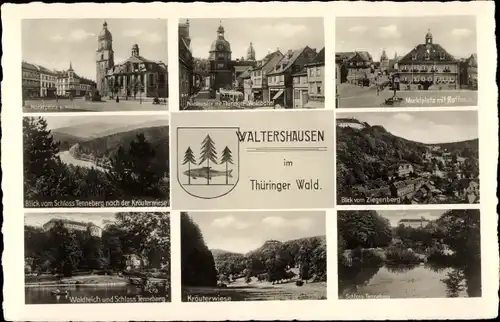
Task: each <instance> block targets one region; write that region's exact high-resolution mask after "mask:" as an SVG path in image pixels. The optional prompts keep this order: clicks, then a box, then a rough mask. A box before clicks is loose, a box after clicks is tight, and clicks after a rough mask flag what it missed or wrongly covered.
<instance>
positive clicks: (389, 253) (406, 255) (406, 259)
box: [386, 247, 422, 264]
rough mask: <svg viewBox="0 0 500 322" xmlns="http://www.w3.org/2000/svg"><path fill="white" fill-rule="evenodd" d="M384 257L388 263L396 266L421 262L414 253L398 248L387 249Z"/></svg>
mask: <svg viewBox="0 0 500 322" xmlns="http://www.w3.org/2000/svg"><path fill="white" fill-rule="evenodd" d="M386 257H387V261H388V262H393V263H398V264H412V263H419V262H421V261H422V259H421V258H420V257H419V256H418V255H417V254H416V253H415V252H413V251H411V250H408V249H404V248H399V247H390V248H388V249H387V250H386Z"/></svg>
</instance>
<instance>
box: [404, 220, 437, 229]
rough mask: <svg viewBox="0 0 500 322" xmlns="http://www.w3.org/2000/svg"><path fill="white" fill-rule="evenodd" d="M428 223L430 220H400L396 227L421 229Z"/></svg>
mask: <svg viewBox="0 0 500 322" xmlns="http://www.w3.org/2000/svg"><path fill="white" fill-rule="evenodd" d="M429 223H430V220H427V219H425V218H420V219H417V218H415V219H413V218H409V219H401V220H400V221H399V222H398V226H400V225H403V226H404V227H411V228H423V227H425V226H427V225H428V224H429Z"/></svg>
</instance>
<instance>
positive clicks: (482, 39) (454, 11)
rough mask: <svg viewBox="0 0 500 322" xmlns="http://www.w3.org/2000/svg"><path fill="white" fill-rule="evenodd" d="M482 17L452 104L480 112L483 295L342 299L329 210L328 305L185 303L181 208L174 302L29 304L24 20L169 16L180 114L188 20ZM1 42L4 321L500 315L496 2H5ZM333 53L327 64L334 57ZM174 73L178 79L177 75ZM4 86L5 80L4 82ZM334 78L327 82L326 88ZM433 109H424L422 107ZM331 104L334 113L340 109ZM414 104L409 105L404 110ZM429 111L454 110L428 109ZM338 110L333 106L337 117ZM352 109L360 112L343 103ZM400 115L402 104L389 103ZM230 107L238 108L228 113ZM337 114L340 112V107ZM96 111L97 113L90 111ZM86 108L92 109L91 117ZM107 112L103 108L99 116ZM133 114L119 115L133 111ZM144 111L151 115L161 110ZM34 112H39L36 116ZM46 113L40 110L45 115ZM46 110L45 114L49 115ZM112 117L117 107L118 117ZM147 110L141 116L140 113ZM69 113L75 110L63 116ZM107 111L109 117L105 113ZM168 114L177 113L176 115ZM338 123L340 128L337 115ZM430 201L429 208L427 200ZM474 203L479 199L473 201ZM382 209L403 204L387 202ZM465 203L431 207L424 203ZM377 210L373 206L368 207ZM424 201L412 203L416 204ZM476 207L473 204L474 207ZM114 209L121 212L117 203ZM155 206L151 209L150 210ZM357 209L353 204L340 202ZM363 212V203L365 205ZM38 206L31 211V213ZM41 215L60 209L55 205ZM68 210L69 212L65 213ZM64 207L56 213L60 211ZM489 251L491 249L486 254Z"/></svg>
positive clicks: (330, 49)
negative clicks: (462, 92)
mask: <svg viewBox="0 0 500 322" xmlns="http://www.w3.org/2000/svg"><path fill="white" fill-rule="evenodd" d="M444 13H446V14H447V15H458V14H462V15H476V16H477V18H478V19H477V33H478V57H480V58H479V59H480V63H479V75H480V78H481V79H480V85H479V93H478V107H477V108H476V107H473V108H468V107H461V108H456V110H462V109H464V110H468V109H477V110H478V111H479V131H480V134H479V136H480V140H479V142H480V143H479V144H480V169H481V170H480V176H481V188H480V189H481V205H480V206H479V207H480V209H481V235H482V236H481V248H482V254H483V256H482V294H483V297H481V298H470V299H462V298H460V299H398V300H396V299H392V300H337V295H336V292H337V286H336V285H337V282H336V278H335V275H336V272H337V268H336V223H335V222H336V220H335V218H336V213H335V212H334V211H333V210H331V209H330V210H328V211H327V219H326V220H327V242H328V251H327V252H328V267H327V270H328V299H327V300H324V301H293V302H292V303H291V302H237V303H203V304H200V303H181V302H180V253H179V252H180V245H179V242H180V235H179V233H180V230H179V228H178V227H179V212H177V211H171V210H166V209H163V208H161V210H159V209H158V208H154V209H155V211H156V210H157V209H158V210H157V211H169V212H170V214H171V224H172V225H171V231H172V251H171V252H172V259H173V260H172V302H171V303H168V304H164V303H155V304H109V305H108V304H99V305H92V304H78V305H72V304H67V305H25V304H24V292H23V291H22V290H23V289H24V276H23V269H22V267H23V266H22V265H23V252H22V245H23V233H22V226H23V220H24V216H23V209H22V205H23V201H22V199H23V198H22V193H21V192H22V191H23V189H22V179H21V178H22V166H21V165H22V161H21V160H22V139H21V138H22V136H21V130H22V126H21V125H22V123H21V117H22V108H21V86H20V85H17V86H16V85H13V84H21V73H20V71H19V66H20V62H21V48H20V41H19V39H21V30H20V27H21V24H20V19H21V18H42V17H47V18H49V17H50V18H83V17H85V18H127V17H130V18H132V17H133V18H161V19H168V24H169V28H168V36H169V39H168V40H169V42H168V50H169V55H168V56H169V58H168V64H169V68H168V70H169V110H170V111H177V110H178V81H177V77H178V67H177V48H178V44H177V24H178V21H179V19H182V18H186V17H188V18H197V17H198V18H209V17H213V18H220V17H233V18H235V17H276V16H287V17H303V16H309V17H313V16H314V17H323V18H324V24H325V27H328V26H329V27H328V28H331V27H332V24H334V21H335V17H341V16H357V17H360V16H377V15H379V16H424V15H425V16H439V15H442V14H444ZM2 24H3V27H4V28H3V39H2V41H3V48H6V50H4V55H3V57H2V67H3V71H4V77H5V78H4V81H3V82H2V89H3V90H2V93H3V101H2V103H3V104H2V105H3V109H4V113H3V115H2V116H3V117H2V131H3V138H4V140H3V144H2V165H3V178H4V180H3V182H2V189H3V193H4V198H3V206H4V209H5V210H4V214H5V215H4V218H5V220H4V227H3V231H2V232H3V234H4V236H5V238H4V240H5V245H6V247H5V251H4V254H3V258H2V259H3V261H2V262H3V265H4V276H5V277H6V278H4V283H5V284H4V298H5V302H4V308H5V316H6V319H8V320H17V321H69V320H73V321H74V320H76V321H97V320H101V321H102V320H112V321H131V320H135V321H144V320H150V321H152V320H158V321H167V320H228V319H231V320H250V319H254V320H257V319H266V320H273V319H288V320H292V319H299V320H314V319H318V320H332V319H344V320H355V319H377V320H378V319H380V320H383V319H431V318H436V319H453V318H456V319H471V318H487V317H494V316H496V315H497V305H498V295H497V290H498V281H499V274H498V268H499V261H498V243H497V242H498V238H497V234H496V230H495V227H496V226H497V216H495V210H494V209H495V208H494V207H495V206H496V204H497V199H496V198H495V195H496V172H497V171H496V160H497V158H498V139H497V129H498V121H497V106H496V102H497V87H496V85H495V72H494V71H495V68H494V67H495V66H496V65H495V64H496V50H495V43H494V39H495V35H494V30H495V22H494V3H493V2H490V1H474V2H448V3H438V2H425V3H419V2H412V3H394V2H377V3H368V2H323V3H319V2H304V3H297V2H295V3H292V2H290V3H278V2H273V3H248V2H247V3H211V4H209V3H194V4H184V3H158V2H155V3H148V4H142V3H131V4H71V5H68V4H42V3H32V4H23V5H13V4H5V5H4V6H3V8H2ZM328 28H327V29H326V30H325V47H326V49H325V55H326V56H325V58H326V60H327V66H326V69H325V70H326V71H325V92H326V93H327V94H326V98H325V104H326V105H328V106H325V108H326V109H333V104H334V100H335V96H334V91H330V90H329V89H331V88H334V86H335V78H334V60H333V57H334V56H332V55H333V53H334V52H335V49H334V46H335V36H334V32H332V31H331V30H329V29H328ZM330 57H331V63H330V61H329V59H330ZM176 75H177V76H176ZM6 84H8V85H6ZM329 84H330V85H329ZM417 109H418V110H427V109H426V108H417ZM334 110H335V109H334ZM405 110H407V111H408V110H409V109H405ZM429 110H433V111H437V110H450V108H449V107H446V108H442V109H441V108H436V107H433V108H429ZM337 111H338V110H335V111H334V114H335V113H336V112H337ZM345 111H346V112H358V111H356V110H355V109H348V110H347V109H346V110H345ZM364 111H366V112H374V111H376V109H368V110H367V109H364V108H363V109H359V112H364ZM391 111H393V112H396V111H397V110H396V109H391ZM231 112H233V111H231ZM338 112H339V113H341V111H338ZM85 113H86V115H91V114H90V113H91V112H85ZM87 113H89V114H87ZM102 113H105V112H102ZM133 113H134V112H127V113H125V112H124V113H123V114H133ZM155 113H157V112H156V111H148V112H147V114H155ZM30 114H34V113H30ZM40 114H42V113H40ZM45 114H49V113H43V115H45ZM112 114H114V113H112ZM141 114H145V111H142V113H141ZM64 115H69V113H64ZM102 115H104V114H102ZM170 120H171V119H170ZM332 126H335V124H334V120H332ZM426 206H427V205H426ZM474 206H475V205H474ZM383 207H384V208H381V209H389V208H390V209H397V206H392V207H388V206H383ZM452 207H453V208H464V207H463V206H462V205H459V206H457V205H453V206H450V205H429V206H428V207H426V208H427V209H431V208H432V209H446V208H448V209H450V208H452ZM371 208H372V209H376V208H377V206H373V207H371ZM418 208H419V207H416V206H412V209H418ZM471 208H475V207H472V206H471ZM115 209H116V208H115ZM115 209H113V210H111V209H109V208H108V209H106V208H99V209H92V210H91V209H85V210H83V209H75V208H71V211H79V212H82V211H85V212H87V211H89V212H90V211H115ZM149 209H150V208H148V211H149ZM338 209H339V210H340V209H342V210H347V209H349V210H354V209H356V207H354V206H351V207H349V206H342V207H340V206H339V207H338ZM365 209H366V208H365ZM127 210H128V211H145V209H144V208H133V209H132V210H131V209H129V208H127ZM35 211H39V210H38V209H36V210H33V209H30V210H29V212H35ZM43 211H51V212H56V210H55V209H43ZM61 211H63V210H61ZM57 212H59V210H57ZM486 254H487V255H486Z"/></svg>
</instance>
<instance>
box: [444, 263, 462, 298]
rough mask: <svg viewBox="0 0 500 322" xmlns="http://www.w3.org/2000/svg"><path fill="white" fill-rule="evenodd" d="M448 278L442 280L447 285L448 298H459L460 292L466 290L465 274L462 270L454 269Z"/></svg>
mask: <svg viewBox="0 0 500 322" xmlns="http://www.w3.org/2000/svg"><path fill="white" fill-rule="evenodd" d="M446 276H447V277H446V278H444V279H442V280H441V281H442V282H443V283H444V284H445V285H446V295H447V296H448V297H458V296H459V295H460V292H462V291H463V290H464V289H465V285H464V284H463V281H464V279H465V275H464V272H463V271H462V270H460V269H453V270H452V271H451V272H449V273H448V274H446Z"/></svg>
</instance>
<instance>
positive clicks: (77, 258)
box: [46, 222, 83, 276]
mask: <svg viewBox="0 0 500 322" xmlns="http://www.w3.org/2000/svg"><path fill="white" fill-rule="evenodd" d="M46 247H47V249H48V250H49V251H50V253H51V256H50V257H51V259H52V261H51V263H50V264H51V267H52V269H53V270H54V271H55V272H57V273H60V274H63V275H64V276H72V275H73V272H74V271H76V270H77V269H78V268H79V265H80V262H81V261H82V255H83V254H82V250H81V248H80V245H79V243H78V240H77V238H76V235H75V234H74V232H71V231H69V230H68V229H66V228H65V227H64V226H63V223H62V222H57V223H56V224H55V225H54V227H52V229H51V230H50V235H49V238H48V241H47V246H46Z"/></svg>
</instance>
